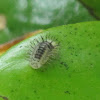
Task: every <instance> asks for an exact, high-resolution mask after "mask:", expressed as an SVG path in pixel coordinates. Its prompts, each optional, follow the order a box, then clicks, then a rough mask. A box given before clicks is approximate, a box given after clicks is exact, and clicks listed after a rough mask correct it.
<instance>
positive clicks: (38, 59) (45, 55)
mask: <svg viewBox="0 0 100 100" xmlns="http://www.w3.org/2000/svg"><path fill="white" fill-rule="evenodd" d="M58 47H59V43H57V39H55V38H53V37H52V38H50V36H49V37H47V36H40V37H38V39H34V40H33V41H31V44H30V48H29V50H28V56H29V57H28V60H29V63H30V65H31V67H32V68H34V69H38V68H40V67H42V65H43V64H45V63H46V62H47V61H48V60H49V59H50V58H52V57H53V56H55V53H57V49H58Z"/></svg>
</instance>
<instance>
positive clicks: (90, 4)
mask: <svg viewBox="0 0 100 100" xmlns="http://www.w3.org/2000/svg"><path fill="white" fill-rule="evenodd" d="M80 1H81V3H82V4H83V5H84V6H85V7H86V8H87V9H88V10H89V11H90V13H91V14H92V15H93V16H95V17H96V18H97V19H99V20H100V0H80Z"/></svg>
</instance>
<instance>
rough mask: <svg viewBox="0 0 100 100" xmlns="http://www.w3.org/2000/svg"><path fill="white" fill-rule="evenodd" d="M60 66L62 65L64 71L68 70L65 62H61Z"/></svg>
mask: <svg viewBox="0 0 100 100" xmlns="http://www.w3.org/2000/svg"><path fill="white" fill-rule="evenodd" d="M60 64H61V65H63V66H64V67H65V68H66V70H68V69H69V67H68V65H67V64H66V62H61V63H60Z"/></svg>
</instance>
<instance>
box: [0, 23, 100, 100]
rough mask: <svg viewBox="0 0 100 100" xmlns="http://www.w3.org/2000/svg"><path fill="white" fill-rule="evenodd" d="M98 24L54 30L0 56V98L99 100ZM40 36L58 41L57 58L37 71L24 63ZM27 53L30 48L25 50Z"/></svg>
mask: <svg viewBox="0 0 100 100" xmlns="http://www.w3.org/2000/svg"><path fill="white" fill-rule="evenodd" d="M99 33H100V22H87V23H78V24H70V25H65V26H60V27H55V28H51V29H48V30H46V31H43V32H42V33H41V34H38V35H36V36H33V37H31V38H29V39H26V40H24V41H22V42H21V43H19V44H17V45H15V46H14V47H12V48H11V49H10V50H8V51H7V52H6V53H5V54H3V55H2V56H1V57H0V96H4V97H6V98H8V100H33V99H34V100H61V99H63V100H67V99H68V100H99V98H100V34H99ZM40 35H42V36H44V35H50V37H51V36H52V37H56V38H58V41H60V49H59V52H58V57H56V59H55V60H52V61H51V62H50V64H48V63H47V64H45V65H44V66H42V68H41V69H38V70H35V69H32V68H31V66H30V65H29V62H28V61H27V60H25V57H26V56H27V54H26V51H27V50H26V49H27V48H26V46H27V45H30V41H34V39H36V38H39V37H40ZM28 50H30V48H28Z"/></svg>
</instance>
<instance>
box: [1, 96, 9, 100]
mask: <svg viewBox="0 0 100 100" xmlns="http://www.w3.org/2000/svg"><path fill="white" fill-rule="evenodd" d="M0 98H2V99H3V100H8V98H7V97H5V96H0Z"/></svg>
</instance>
